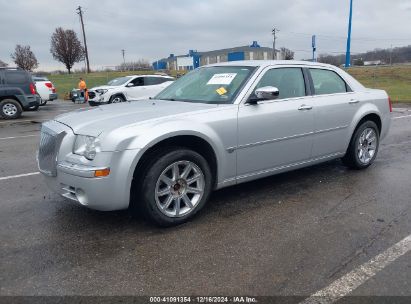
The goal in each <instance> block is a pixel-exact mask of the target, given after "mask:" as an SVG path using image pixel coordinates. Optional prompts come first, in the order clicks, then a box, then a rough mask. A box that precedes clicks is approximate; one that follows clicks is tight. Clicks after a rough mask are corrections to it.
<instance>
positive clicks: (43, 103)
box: [40, 97, 47, 106]
mask: <svg viewBox="0 0 411 304" xmlns="http://www.w3.org/2000/svg"><path fill="white" fill-rule="evenodd" d="M46 104H47V100H44V99H43V98H41V97H40V106H45V105H46Z"/></svg>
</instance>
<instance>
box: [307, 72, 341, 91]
mask: <svg viewBox="0 0 411 304" xmlns="http://www.w3.org/2000/svg"><path fill="white" fill-rule="evenodd" d="M310 73H311V78H312V80H313V85H314V91H315V95H324V94H336V93H345V92H347V84H346V83H345V81H344V80H343V79H342V78H341V77H340V76H339V75H338V74H337V73H336V72H334V71H330V70H322V69H310Z"/></svg>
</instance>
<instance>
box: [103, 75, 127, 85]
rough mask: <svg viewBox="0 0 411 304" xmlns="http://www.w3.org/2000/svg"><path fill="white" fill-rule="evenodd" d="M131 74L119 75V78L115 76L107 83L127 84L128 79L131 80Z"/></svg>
mask: <svg viewBox="0 0 411 304" xmlns="http://www.w3.org/2000/svg"><path fill="white" fill-rule="evenodd" d="M130 78H131V77H130V76H126V77H119V78H115V79H113V80H110V81H109V82H108V83H107V85H109V86H119V85H122V84H125V83H126V82H127V81H129V80H130Z"/></svg>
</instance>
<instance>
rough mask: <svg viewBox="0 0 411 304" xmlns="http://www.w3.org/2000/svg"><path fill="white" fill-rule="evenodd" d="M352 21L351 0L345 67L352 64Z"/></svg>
mask: <svg viewBox="0 0 411 304" xmlns="http://www.w3.org/2000/svg"><path fill="white" fill-rule="evenodd" d="M351 21H352V0H350V16H349V19H348V37H347V52H346V53H345V67H346V68H348V67H350V65H351V54H350V48H351Z"/></svg>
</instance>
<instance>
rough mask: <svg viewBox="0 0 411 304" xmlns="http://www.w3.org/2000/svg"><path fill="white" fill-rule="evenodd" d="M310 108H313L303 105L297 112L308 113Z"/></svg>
mask: <svg viewBox="0 0 411 304" xmlns="http://www.w3.org/2000/svg"><path fill="white" fill-rule="evenodd" d="M312 108H313V106H308V105H305V104H303V105H301V106H300V107H299V108H298V110H300V111H308V110H311V109H312Z"/></svg>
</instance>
